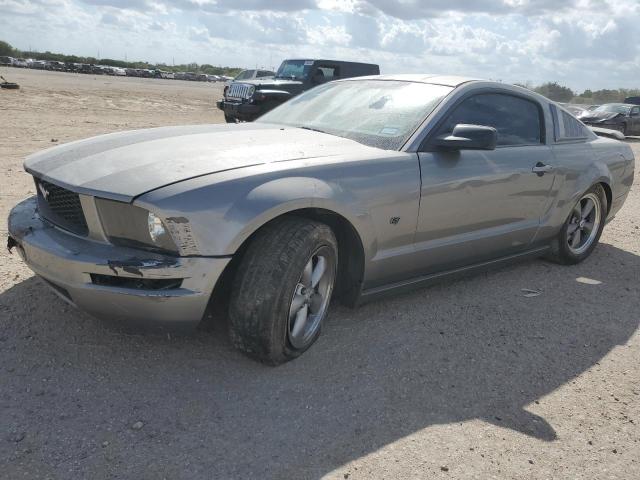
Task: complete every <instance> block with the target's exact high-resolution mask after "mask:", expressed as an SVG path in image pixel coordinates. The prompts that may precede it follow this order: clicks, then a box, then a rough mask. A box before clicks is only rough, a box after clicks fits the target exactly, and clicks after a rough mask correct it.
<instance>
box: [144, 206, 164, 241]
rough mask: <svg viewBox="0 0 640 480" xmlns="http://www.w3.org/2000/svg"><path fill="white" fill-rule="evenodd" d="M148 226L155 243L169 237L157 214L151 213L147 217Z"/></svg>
mask: <svg viewBox="0 0 640 480" xmlns="http://www.w3.org/2000/svg"><path fill="white" fill-rule="evenodd" d="M147 225H148V227H149V236H150V237H151V240H153V242H154V243H156V242H158V241H160V240H161V239H162V237H163V236H164V235H168V233H167V229H166V228H164V223H162V220H161V219H160V217H159V216H157V215H156V214H155V213H151V212H149V215H148V216H147Z"/></svg>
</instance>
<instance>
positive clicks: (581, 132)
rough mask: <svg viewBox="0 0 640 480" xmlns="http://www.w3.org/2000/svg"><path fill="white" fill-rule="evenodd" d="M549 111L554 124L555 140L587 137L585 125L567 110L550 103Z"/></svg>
mask: <svg viewBox="0 0 640 480" xmlns="http://www.w3.org/2000/svg"><path fill="white" fill-rule="evenodd" d="M551 113H552V114H553V122H554V124H555V128H554V130H555V137H556V142H561V141H569V140H582V139H586V138H587V137H588V135H589V134H588V132H587V127H585V126H584V125H583V124H582V123H581V122H580V121H579V120H578V119H577V118H575V117H574V116H573V115H571V114H570V113H569V112H565V111H564V110H562V109H560V108H557V107H556V106H555V105H552V106H551Z"/></svg>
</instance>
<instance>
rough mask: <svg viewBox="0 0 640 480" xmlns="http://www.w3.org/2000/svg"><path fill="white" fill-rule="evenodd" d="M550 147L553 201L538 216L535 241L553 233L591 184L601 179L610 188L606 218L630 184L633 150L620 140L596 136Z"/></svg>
mask: <svg viewBox="0 0 640 480" xmlns="http://www.w3.org/2000/svg"><path fill="white" fill-rule="evenodd" d="M552 148H553V154H554V157H555V164H556V170H555V172H556V179H555V182H554V187H553V190H552V192H551V195H552V197H553V201H552V203H551V205H550V208H549V210H548V212H547V213H546V215H545V217H544V218H543V219H542V224H541V228H540V231H539V233H538V239H539V240H545V239H548V238H551V237H553V236H555V235H556V234H557V232H558V231H559V229H560V228H561V226H562V225H563V224H564V222H565V220H566V218H567V216H568V215H569V212H570V210H571V208H573V206H574V205H575V203H576V202H577V201H578V200H579V198H580V197H581V196H582V195H583V194H584V193H585V192H586V191H587V190H589V188H591V187H592V186H593V185H594V184H596V183H600V182H602V183H606V184H607V185H609V187H610V188H611V193H612V202H611V205H610V206H609V214H608V218H609V219H610V218H612V217H613V215H615V213H616V212H617V211H618V210H619V209H620V207H621V206H622V204H623V203H624V199H625V198H626V196H627V194H628V193H629V189H630V188H631V184H632V183H633V174H634V159H633V153H632V151H631V148H630V147H629V146H628V145H627V144H625V143H623V142H619V141H617V140H613V139H609V138H602V137H597V138H595V139H593V140H589V141H586V142H567V143H558V144H555V145H553V147H552Z"/></svg>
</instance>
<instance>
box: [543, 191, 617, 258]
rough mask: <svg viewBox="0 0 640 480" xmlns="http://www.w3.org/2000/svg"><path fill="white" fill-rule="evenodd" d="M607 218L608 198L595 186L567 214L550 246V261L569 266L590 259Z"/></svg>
mask: <svg viewBox="0 0 640 480" xmlns="http://www.w3.org/2000/svg"><path fill="white" fill-rule="evenodd" d="M606 216H607V196H606V194H605V192H604V189H603V188H602V185H600V184H598V185H595V186H594V187H592V188H591V189H590V190H589V191H588V192H586V193H585V194H584V195H583V196H582V198H580V200H579V201H578V203H576V204H575V205H574V207H573V209H572V210H571V213H569V217H568V218H567V220H566V221H565V223H564V225H563V226H562V229H561V230H560V233H559V234H558V236H557V237H556V239H555V240H554V242H553V244H552V251H553V253H552V257H553V259H554V260H557V261H558V262H560V263H564V264H568V265H571V264H576V263H580V262H582V261H583V260H584V259H586V258H587V257H588V256H589V255H591V252H592V251H593V249H594V248H595V247H596V245H597V244H598V240H600V235H602V229H603V228H604V222H605V218H606Z"/></svg>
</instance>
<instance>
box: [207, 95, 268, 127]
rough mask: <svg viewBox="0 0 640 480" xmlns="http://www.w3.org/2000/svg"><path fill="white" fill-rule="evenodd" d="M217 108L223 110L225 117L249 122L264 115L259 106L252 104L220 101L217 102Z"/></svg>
mask: <svg viewBox="0 0 640 480" xmlns="http://www.w3.org/2000/svg"><path fill="white" fill-rule="evenodd" d="M216 106H217V107H218V108H219V109H220V110H222V111H223V112H224V114H225V115H227V116H230V117H234V118H237V119H239V120H243V121H247V122H250V121H252V120H255V119H256V118H258V117H259V116H260V114H261V113H262V112H261V109H260V106H259V105H253V104H250V103H241V102H229V101H227V100H219V101H217V102H216Z"/></svg>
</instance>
